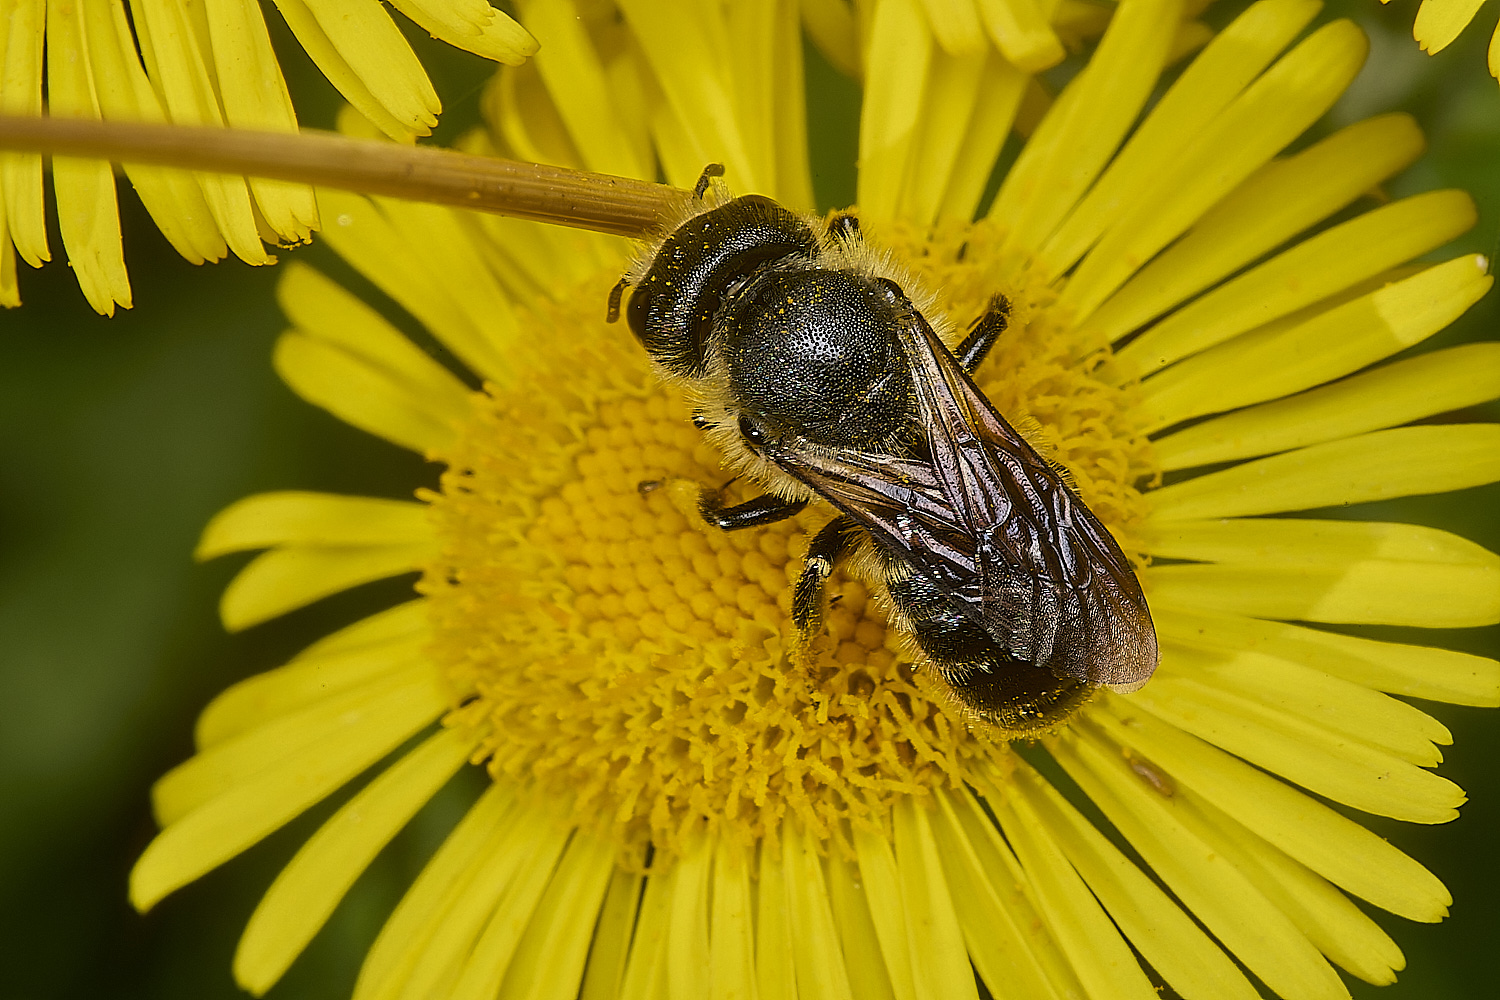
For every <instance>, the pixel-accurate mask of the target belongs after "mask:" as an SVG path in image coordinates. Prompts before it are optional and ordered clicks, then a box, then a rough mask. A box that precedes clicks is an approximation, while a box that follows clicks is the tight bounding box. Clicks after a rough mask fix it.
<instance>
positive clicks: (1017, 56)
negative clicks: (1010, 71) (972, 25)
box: [979, 0, 1067, 74]
mask: <svg viewBox="0 0 1500 1000" xmlns="http://www.w3.org/2000/svg"><path fill="white" fill-rule="evenodd" d="M1047 6H1051V5H1050V4H1049V5H1047ZM1042 7H1043V5H1042V4H1039V3H1037V2H1036V0H979V13H980V15H981V16H982V17H983V18H984V26H985V28H986V29H988V31H989V33H990V37H991V38H992V39H994V40H995V44H996V45H997V46H998V47H999V49H1000V52H1001V54H1003V55H1004V56H1005V61H1006V62H1008V63H1010V64H1011V65H1013V66H1015V67H1016V68H1017V69H1019V70H1021V71H1022V72H1023V73H1027V74H1031V73H1040V72H1041V71H1042V70H1044V69H1051V68H1052V67H1053V66H1056V65H1057V64H1058V63H1060V62H1062V61H1063V57H1064V56H1066V55H1067V52H1066V50H1064V49H1063V44H1062V40H1061V39H1060V38H1058V37H1057V33H1056V32H1054V31H1053V30H1052V26H1051V25H1050V24H1048V23H1047V15H1046V13H1045V12H1044V11H1043V9H1042Z"/></svg>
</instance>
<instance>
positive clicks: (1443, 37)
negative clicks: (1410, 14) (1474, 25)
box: [1411, 0, 1484, 55]
mask: <svg viewBox="0 0 1500 1000" xmlns="http://www.w3.org/2000/svg"><path fill="white" fill-rule="evenodd" d="M1483 3H1484V0H1422V6H1420V7H1418V8H1417V19H1416V22H1415V23H1413V24H1412V26H1411V34H1412V37H1413V38H1415V39H1416V40H1417V43H1418V44H1419V45H1420V46H1421V47H1422V51H1423V52H1426V53H1428V54H1429V55H1435V54H1437V53H1439V52H1441V51H1443V50H1444V49H1446V48H1447V47H1448V46H1449V45H1451V44H1452V43H1453V40H1454V39H1455V38H1457V37H1458V34H1459V32H1461V31H1463V30H1464V29H1465V28H1467V27H1468V26H1469V22H1470V21H1472V20H1474V15H1475V14H1477V13H1478V12H1479V8H1480V6H1481V5H1482V4H1483Z"/></svg>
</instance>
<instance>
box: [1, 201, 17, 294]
mask: <svg viewBox="0 0 1500 1000" xmlns="http://www.w3.org/2000/svg"><path fill="white" fill-rule="evenodd" d="M20 304H21V286H20V285H19V284H18V283H17V281H16V248H15V246H14V245H13V244H12V243H11V241H10V230H9V229H8V228H7V227H6V224H5V203H4V198H3V197H0V306H4V307H5V308H7V309H14V308H15V307H16V306H18V305H20Z"/></svg>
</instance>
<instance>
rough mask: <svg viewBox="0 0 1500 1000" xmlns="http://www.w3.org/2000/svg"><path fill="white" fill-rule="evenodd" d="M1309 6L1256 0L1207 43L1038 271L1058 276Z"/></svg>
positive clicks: (1057, 236)
mask: <svg viewBox="0 0 1500 1000" xmlns="http://www.w3.org/2000/svg"><path fill="white" fill-rule="evenodd" d="M1319 6H1320V5H1319V3H1318V2H1317V0H1262V2H1261V3H1257V4H1254V5H1252V6H1251V7H1250V8H1248V9H1247V10H1246V11H1245V13H1243V14H1241V15H1240V16H1239V17H1237V18H1235V20H1234V21H1233V22H1232V23H1231V24H1230V25H1229V27H1227V28H1225V29H1224V30H1223V31H1222V32H1220V33H1219V35H1218V36H1217V37H1215V39H1214V40H1213V41H1211V42H1209V44H1208V47H1207V48H1205V49H1204V50H1203V52H1202V53H1201V54H1200V55H1199V56H1198V58H1196V59H1194V60H1193V62H1192V64H1191V65H1189V66H1188V68H1187V69H1186V70H1184V71H1183V73H1182V75H1181V76H1180V77H1178V78H1177V82H1176V83H1174V84H1173V85H1172V87H1171V89H1169V90H1168V91H1167V93H1166V94H1165V95H1163V97H1162V99H1161V100H1160V101H1159V102H1157V104H1156V107H1154V108H1152V110H1151V113H1150V114H1149V115H1147V116H1146V120H1145V121H1143V122H1142V123H1141V125H1140V127H1139V128H1138V129H1136V130H1135V132H1134V134H1132V135H1131V137H1130V140H1129V141H1128V142H1126V144H1125V147H1124V148H1123V149H1122V150H1121V151H1120V155H1119V156H1117V157H1115V159H1114V161H1113V162H1112V163H1110V165H1109V169H1108V170H1106V171H1105V172H1104V175H1103V176H1102V177H1100V178H1099V183H1098V184H1096V185H1094V187H1093V189H1092V190H1091V191H1089V193H1088V194H1087V195H1086V196H1085V197H1084V198H1083V200H1082V201H1081V202H1079V203H1078V206H1077V207H1076V208H1075V209H1074V210H1073V211H1072V212H1071V213H1070V214H1069V215H1068V217H1067V220H1066V221H1065V222H1064V223H1063V224H1062V226H1061V227H1059V228H1058V230H1057V232H1056V233H1054V234H1053V235H1052V237H1051V238H1050V239H1049V240H1048V241H1047V244H1046V245H1045V246H1044V247H1043V248H1042V250H1041V253H1040V254H1039V256H1038V264H1039V266H1040V267H1041V269H1042V273H1043V275H1044V276H1045V277H1047V278H1049V279H1050V278H1055V277H1057V276H1058V275H1060V274H1062V273H1063V272H1064V271H1066V270H1067V269H1068V268H1069V267H1071V266H1072V265H1073V264H1074V263H1076V262H1077V260H1078V258H1079V257H1082V256H1083V254H1084V252H1085V251H1087V250H1088V248H1089V247H1090V246H1092V245H1093V244H1094V243H1095V242H1096V241H1097V240H1098V239H1099V236H1100V235H1101V234H1102V233H1104V232H1105V231H1106V230H1107V229H1109V228H1110V226H1111V225H1113V223H1114V222H1115V220H1116V219H1118V218H1119V217H1120V215H1121V214H1122V213H1123V212H1125V211H1126V210H1127V209H1128V208H1130V207H1131V206H1132V204H1133V203H1134V201H1135V199H1136V198H1138V197H1140V196H1141V195H1142V194H1143V193H1145V192H1146V191H1148V190H1149V189H1150V187H1151V185H1152V181H1153V180H1154V179H1155V178H1156V176H1157V175H1159V174H1160V173H1162V172H1163V171H1165V170H1167V169H1170V167H1171V166H1172V164H1173V162H1174V161H1175V160H1177V159H1178V158H1179V157H1181V156H1182V155H1183V154H1184V151H1185V150H1186V148H1187V147H1188V146H1190V145H1191V144H1192V142H1193V140H1194V139H1195V138H1197V136H1198V135H1199V133H1200V132H1201V131H1202V130H1203V129H1204V128H1205V127H1207V126H1208V125H1209V123H1210V122H1212V121H1213V119H1214V118H1215V117H1216V116H1217V115H1218V114H1220V113H1221V112H1222V111H1223V109H1224V107H1225V106H1226V105H1227V104H1228V103H1229V102H1230V101H1231V100H1233V99H1234V97H1235V96H1236V95H1238V94H1239V93H1240V92H1241V91H1243V90H1244V89H1245V87H1246V86H1247V85H1248V84H1249V83H1250V82H1251V81H1252V80H1254V79H1255V78H1256V77H1257V76H1259V75H1260V73H1261V71H1263V70H1264V69H1265V68H1266V67H1267V66H1268V65H1270V63H1271V60H1273V59H1275V58H1276V56H1277V55H1278V54H1280V52H1281V50H1282V49H1284V48H1286V46H1287V45H1289V44H1291V41H1292V39H1293V38H1295V37H1296V36H1297V34H1298V33H1299V32H1300V31H1301V30H1302V29H1303V28H1304V27H1306V26H1307V23H1308V22H1309V21H1310V20H1312V18H1313V16H1314V15H1315V14H1316V13H1317V12H1318V8H1319Z"/></svg>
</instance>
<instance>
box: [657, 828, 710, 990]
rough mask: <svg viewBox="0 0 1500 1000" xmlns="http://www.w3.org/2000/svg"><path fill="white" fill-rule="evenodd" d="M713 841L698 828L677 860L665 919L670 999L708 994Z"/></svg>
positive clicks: (690, 836) (690, 835) (689, 837)
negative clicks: (709, 889)
mask: <svg viewBox="0 0 1500 1000" xmlns="http://www.w3.org/2000/svg"><path fill="white" fill-rule="evenodd" d="M713 857H714V838H712V837H710V836H708V835H707V834H706V833H705V832H704V831H703V829H702V828H701V827H700V828H699V829H698V831H697V832H696V833H693V834H689V835H688V843H687V846H686V848H685V849H684V850H683V852H682V857H680V858H678V859H677V862H676V865H675V868H676V871H675V873H674V874H675V878H674V879H673V886H672V888H673V892H672V902H671V910H670V912H669V914H668V916H667V988H668V990H669V991H670V993H671V995H672V996H679V997H702V996H707V995H708V990H709V975H708V973H709V967H708V965H707V963H706V962H705V959H707V958H708V956H709V952H708V927H709V923H708V887H709V883H710V881H711V879H712V872H713Z"/></svg>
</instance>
